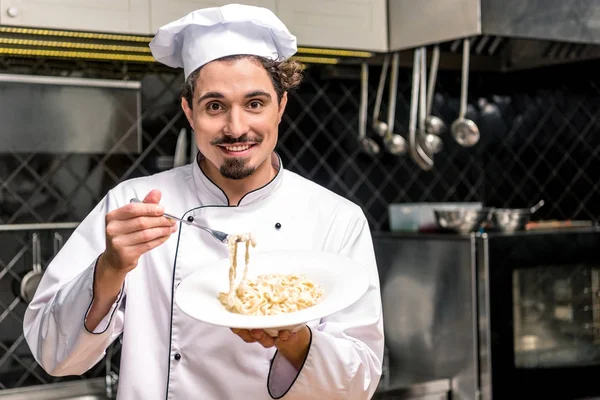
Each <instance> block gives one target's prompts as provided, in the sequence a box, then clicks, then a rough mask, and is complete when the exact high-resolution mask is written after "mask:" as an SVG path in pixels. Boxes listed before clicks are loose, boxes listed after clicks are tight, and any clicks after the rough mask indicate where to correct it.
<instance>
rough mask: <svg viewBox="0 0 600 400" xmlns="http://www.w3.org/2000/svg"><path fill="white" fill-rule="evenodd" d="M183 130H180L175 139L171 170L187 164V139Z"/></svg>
mask: <svg viewBox="0 0 600 400" xmlns="http://www.w3.org/2000/svg"><path fill="white" fill-rule="evenodd" d="M185 132H186V131H185V128H181V130H180V131H179V136H178V137H177V145H176V146H175V155H174V156H173V168H176V167H181V166H183V165H185V164H187V138H186V135H185Z"/></svg>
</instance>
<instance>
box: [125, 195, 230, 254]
mask: <svg viewBox="0 0 600 400" xmlns="http://www.w3.org/2000/svg"><path fill="white" fill-rule="evenodd" d="M131 202H132V203H142V201H141V200H140V199H136V198H133V199H131ZM163 216H164V217H166V218H169V219H174V220H176V221H179V222H182V223H184V224H187V225H190V226H194V227H196V228H198V229H202V230H203V231H205V232H208V233H210V234H211V235H212V236H213V237H214V238H215V239H217V240H218V241H219V242H222V243H227V241H228V238H229V234H227V233H225V232H221V231H217V230H215V229H210V228H207V227H205V226H202V225H200V224H197V223H195V222H191V221H188V220H185V219H181V218H177V217H176V216H174V215H171V214H167V213H164V214H163Z"/></svg>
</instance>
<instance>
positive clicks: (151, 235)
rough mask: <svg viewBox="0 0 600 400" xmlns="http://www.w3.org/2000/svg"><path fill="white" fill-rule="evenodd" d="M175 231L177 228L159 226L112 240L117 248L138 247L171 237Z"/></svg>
mask: <svg viewBox="0 0 600 400" xmlns="http://www.w3.org/2000/svg"><path fill="white" fill-rule="evenodd" d="M174 228H175V229H174ZM175 230H176V227H174V226H159V227H156V228H148V229H144V230H142V231H135V232H131V233H127V234H123V235H120V236H117V237H115V238H114V239H112V245H113V246H114V247H117V248H118V247H127V246H136V245H138V244H144V243H147V242H152V241H153V240H155V239H159V238H161V237H169V236H171V235H172V234H173V233H174V232H175Z"/></svg>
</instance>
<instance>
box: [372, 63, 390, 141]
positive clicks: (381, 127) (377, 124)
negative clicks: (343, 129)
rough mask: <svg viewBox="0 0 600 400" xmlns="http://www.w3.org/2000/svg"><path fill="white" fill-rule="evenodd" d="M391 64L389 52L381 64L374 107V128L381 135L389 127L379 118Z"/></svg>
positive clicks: (383, 134) (382, 135)
mask: <svg viewBox="0 0 600 400" xmlns="http://www.w3.org/2000/svg"><path fill="white" fill-rule="evenodd" d="M389 65H390V56H389V54H386V55H385V56H384V57H383V65H382V66H381V74H380V75H379V85H377V93H376V95H375V106H374V107H373V130H375V133H377V134H378V135H379V136H381V137H384V136H385V133H386V132H387V129H388V126H387V124H386V123H385V122H383V121H380V120H379V113H380V111H381V101H382V100H383V91H384V89H385V80H386V78H387V71H388V68H389Z"/></svg>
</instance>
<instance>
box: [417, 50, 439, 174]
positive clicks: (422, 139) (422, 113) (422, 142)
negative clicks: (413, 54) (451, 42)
mask: <svg viewBox="0 0 600 400" xmlns="http://www.w3.org/2000/svg"><path fill="white" fill-rule="evenodd" d="M419 58H420V63H419V68H420V69H421V79H420V81H419V86H420V89H419V133H418V134H417V143H418V144H419V147H420V148H421V150H420V153H423V154H422V155H421V157H422V158H423V159H424V160H429V159H430V160H431V164H432V165H433V155H434V154H435V153H436V151H434V150H437V152H440V151H441V150H442V140H441V139H440V138H439V137H438V136H436V135H433V134H431V133H429V134H428V133H427V131H426V130H427V126H426V123H427V105H426V102H427V98H426V86H427V48H425V47H422V48H421V55H420V56H419ZM419 147H418V148H417V150H419ZM426 162H427V163H429V161H426Z"/></svg>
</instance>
